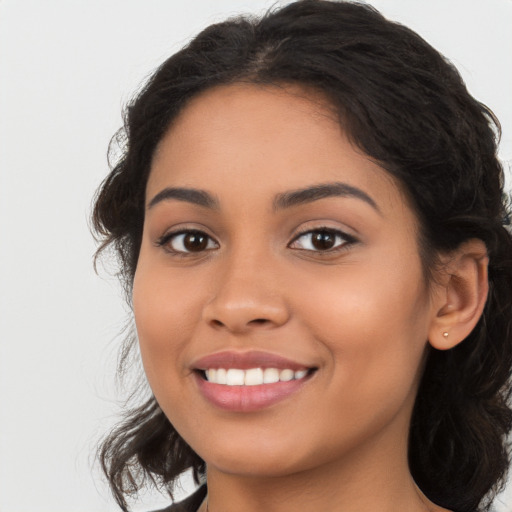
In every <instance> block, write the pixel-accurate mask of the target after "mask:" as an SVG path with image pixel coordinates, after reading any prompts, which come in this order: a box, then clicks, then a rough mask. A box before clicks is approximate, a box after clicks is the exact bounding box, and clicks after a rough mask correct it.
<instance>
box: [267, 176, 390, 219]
mask: <svg viewBox="0 0 512 512" xmlns="http://www.w3.org/2000/svg"><path fill="white" fill-rule="evenodd" d="M327 197H353V198H355V199H360V200H362V201H364V202H365V203H367V204H369V205H370V206H371V207H372V208H373V209H374V210H375V211H376V212H377V213H379V214H381V211H380V208H379V207H378V206H377V203H376V202H375V201H374V200H373V199H372V198H371V197H370V196H369V195H368V194H367V193H366V192H364V191H362V190H361V189H360V188H357V187H354V186H352V185H348V184H347V183H341V182H334V183H320V184H318V185H313V186H311V187H306V188H302V189H298V190H292V191H290V192H284V193H282V194H279V195H277V196H276V198H275V199H274V211H276V210H281V209H284V208H291V207H292V206H298V205H301V204H305V203H312V202H313V201H318V200H319V199H325V198H327Z"/></svg>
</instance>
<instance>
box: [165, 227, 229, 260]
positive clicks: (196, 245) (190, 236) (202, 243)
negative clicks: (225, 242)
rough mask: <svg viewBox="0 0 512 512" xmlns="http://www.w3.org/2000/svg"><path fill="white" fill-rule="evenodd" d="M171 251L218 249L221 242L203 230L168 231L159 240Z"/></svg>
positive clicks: (189, 252)
mask: <svg viewBox="0 0 512 512" xmlns="http://www.w3.org/2000/svg"><path fill="white" fill-rule="evenodd" d="M157 245H158V246H161V247H164V248H165V249H167V250H168V251H169V252H174V253H180V254H191V253H199V252H203V251H208V250H211V249H216V248H218V247H219V244H218V243H217V242H216V241H215V240H213V238H211V237H210V236H209V235H207V234H206V233H204V232H203V231H198V230H186V231H185V230H182V231H177V232H174V233H167V234H165V235H164V236H163V237H162V238H160V239H159V240H158V242H157Z"/></svg>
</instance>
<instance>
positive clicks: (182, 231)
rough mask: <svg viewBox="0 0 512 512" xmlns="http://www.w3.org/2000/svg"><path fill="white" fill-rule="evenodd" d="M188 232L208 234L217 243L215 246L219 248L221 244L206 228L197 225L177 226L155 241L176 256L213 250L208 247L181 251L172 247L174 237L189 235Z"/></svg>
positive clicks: (210, 239)
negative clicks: (170, 243) (170, 244)
mask: <svg viewBox="0 0 512 512" xmlns="http://www.w3.org/2000/svg"><path fill="white" fill-rule="evenodd" d="M187 234H201V235H204V236H206V237H207V238H208V239H209V241H213V243H214V244H215V246H216V247H215V248H218V247H219V246H220V244H219V242H217V240H215V238H213V236H211V235H210V234H208V233H207V232H206V231H205V230H203V229H198V228H196V227H186V226H185V227H183V226H182V227H179V228H176V229H171V230H169V231H167V232H165V233H164V234H163V235H162V236H161V237H159V238H158V239H157V240H156V241H155V245H156V246H157V247H162V248H164V249H165V250H166V251H168V252H169V253H171V254H173V255H176V256H188V255H201V254H204V253H205V252H209V251H211V250H212V248H206V249H204V250H201V251H186V250H185V251H179V250H176V249H174V248H172V247H170V246H169V242H170V241H171V240H172V239H173V238H176V237H178V236H180V235H187Z"/></svg>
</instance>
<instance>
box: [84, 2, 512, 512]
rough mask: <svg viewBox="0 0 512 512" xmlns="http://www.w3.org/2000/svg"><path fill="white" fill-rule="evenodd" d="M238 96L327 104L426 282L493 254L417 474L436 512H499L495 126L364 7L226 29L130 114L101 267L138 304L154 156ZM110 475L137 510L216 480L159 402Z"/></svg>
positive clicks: (445, 355)
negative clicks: (394, 194) (364, 158)
mask: <svg viewBox="0 0 512 512" xmlns="http://www.w3.org/2000/svg"><path fill="white" fill-rule="evenodd" d="M234 82H249V83H253V84H274V85H279V84H290V83H295V84H299V85H303V86H305V87H311V88H313V89H315V90H318V91H321V92H322V93H323V94H324V95H325V96H326V97H327V98H328V99H329V101H330V103H331V105H332V107H333V108H334V109H335V111H337V113H338V115H339V120H340V124H341V125H342V126H343V129H344V130H345V131H346V133H348V135H349V137H350V138H351V140H352V141H353V142H354V143H355V144H356V145H357V146H358V147H359V148H360V149H361V150H362V151H364V153H366V154H367V155H368V156H369V157H371V158H372V159H373V160H374V161H376V162H377V163H378V164H379V165H380V166H381V167H382V168H384V169H385V170H386V171H387V172H389V173H390V174H391V175H393V176H394V177H396V178H397V179H398V180H399V181H400V182H401V183H402V185H403V186H404V188H405V189H406V191H407V193H408V195H409V198H410V201H411V204H412V205H413V208H414V210H415V213H416V215H417V217H418V219H419V221H420V225H421V228H420V231H421V232H420V236H419V239H420V250H421V256H422V261H423V265H424V267H425V269H426V271H427V275H428V272H429V270H432V268H433V266H434V265H435V263H436V255H438V254H440V253H442V252H446V251H451V250H454V249H456V248H457V247H459V246H460V244H462V243H463V242H464V241H466V240H468V239H470V238H478V239H480V240H482V241H483V242H484V243H485V245H486V247H487V251H488V255H489V286H490V291H489V295H488V299H487V303H486V306H485V310H484V313H483V315H482V317H481V319H480V320H479V322H478V324H477V326H476V327H475V329H474V330H473V332H472V333H471V334H470V335H469V336H468V337H467V338H466V339H465V340H464V341H463V342H462V343H460V344H459V345H458V346H456V347H455V348H453V349H451V350H448V351H437V350H435V349H430V352H429V353H428V358H427V362H426V366H425V370H424V374H423V377H422V381H421V384H420V387H419V391H418V395H417V399H416V403H415V407H414V411H413V416H412V422H411V427H410V439H409V464H410V469H411V473H412V475H413V477H414V479H415V481H416V483H417V484H418V486H419V487H420V488H421V490H422V491H423V492H424V494H425V495H426V496H427V497H428V498H429V499H430V500H432V501H433V502H435V503H437V504H439V505H441V506H443V507H446V508H448V509H456V510H459V511H461V512H474V511H475V510H477V509H478V510H488V508H489V506H490V502H491V500H492V497H493V496H494V495H495V493H496V492H497V491H498V490H499V489H500V488H501V487H502V486H503V483H504V478H505V474H506V470H507V467H508V463H509V454H508V445H507V440H506V439H507V434H508V433H509V431H510V430H511V428H512V412H511V409H510V408H509V405H508V399H509V395H510V373H511V366H512V237H511V234H510V232H509V231H508V230H507V228H506V227H505V226H504V219H505V218H506V217H507V212H506V209H507V205H506V202H505V200H504V195H503V182H504V179H503V170H502V168H501V166H500V163H499V161H498V160H497V157H496V144H497V140H498V139H499V133H500V128H499V124H498V122H497V120H496V118H495V117H494V115H493V113H492V112H491V111H490V110H489V109H488V108H487V107H485V106H484V105H482V104H481V103H479V102H478V101H476V100H475V99H474V98H473V97H472V96H471V95H470V94H469V93H468V91H467V90H466V87H465V85H464V83H463V81H462V79H461V77H460V75H459V73H458V72H457V71H456V69H455V68H454V67H453V66H452V65H451V64H450V63H449V62H448V61H447V60H445V59H444V58H443V56H442V55H440V54H439V53H438V52H437V51H436V50H434V49H433V48H432V47H431V46H430V45H429V44H428V43H426V42H425V41H424V40H423V39H422V38H421V37H419V36H418V35H417V34H416V33H414V32H413V31H411V30H410V29H408V28H406V27H404V26H402V25H400V24H398V23H393V22H390V21H388V20H386V19H385V18H384V17H383V16H382V15H381V14H380V13H379V12H378V11H376V10H375V9H373V8H372V7H370V6H368V5H365V4H359V3H355V2H349V1H337V2H335V1H322V0H299V1H297V2H294V3H292V4H290V5H288V6H285V7H283V8H279V9H275V10H272V11H270V12H268V13H267V14H266V15H264V16H263V17H262V18H253V17H237V18H234V19H230V20H228V21H226V22H224V23H219V24H215V25H212V26H210V27H208V28H207V29H205V30H204V31H202V32H201V33H200V34H199V35H198V36H197V37H196V38H195V39H193V40H192V41H191V42H190V43H189V44H188V45H187V46H186V47H185V48H183V49H182V50H181V51H179V52H178V53H176V54H175V55H173V56H172V57H170V58H169V59H168V60H167V61H165V62H164V63H163V64H162V66H160V68H159V69H158V70H157V71H156V72H155V73H154V75H153V76H152V77H151V78H150V79H149V81H148V82H147V83H146V85H145V86H144V88H143V89H142V90H141V92H140V93H139V94H138V96H137V97H136V98H135V99H134V100H133V101H132V102H131V103H130V104H129V106H128V108H127V111H126V117H125V127H124V131H123V132H122V133H123V134H124V137H125V139H124V146H123V152H122V155H121V157H120V158H119V159H118V161H117V163H116V165H115V166H113V168H112V171H111V173H110V174H109V176H108V177H107V178H106V179H105V181H104V182H103V184H102V185H101V187H100V189H99V191H98V194H97V197H96V199H95V206H94V212H93V226H94V229H95V230H96V233H97V234H98V236H99V237H100V239H101V240H102V244H101V246H100V248H99V249H98V253H99V252H101V251H102V250H103V249H105V248H106V247H109V246H110V247H113V248H114V249H115V250H116V253H117V256H118V258H119V263H120V276H121V280H122V282H123V284H124V286H125V290H126V293H127V296H128V300H130V299H129V297H130V295H131V286H132V282H133V277H134V272H135V269H136V266H137V259H138V255H139V247H140V244H141V237H142V227H143V222H144V196H145V187H146V182H147V179H148V174H149V172H150V167H151V159H152V156H153V153H154V151H155V147H156V146H157V144H158V142H159V141H160V140H161V139H162V137H163V135H164V134H165V133H166V131H167V130H168V129H169V126H170V125H171V123H172V122H173V120H174V119H175V118H176V116H177V115H178V113H179V112H180V111H181V110H182V109H183V108H184V107H186V105H187V102H188V101H189V100H190V99H191V98H192V97H194V96H197V95H198V94H200V93H201V92H202V91H205V90H206V89H208V88H211V87H213V86H216V85H221V84H230V83H234ZM100 460H101V462H102V465H103V469H104V471H105V473H106V475H107V478H108V480H109V482H110V485H111V488H112V490H113V493H114V496H115V497H116V500H117V501H118V503H119V505H120V506H121V508H122V509H123V510H125V511H126V510H127V504H126V497H127V496H128V495H130V494H136V492H137V491H138V490H139V489H140V487H141V486H142V485H144V482H145V480H146V479H147V478H149V479H150V480H152V481H153V482H155V483H159V484H160V485H163V487H164V488H166V489H167V490H168V491H169V493H171V492H172V485H173V483H174V482H175V481H176V479H177V478H178V476H179V475H180V474H181V473H182V472H183V471H185V470H187V469H190V468H191V469H192V470H193V472H194V475H195V476H196V478H199V477H200V476H201V475H204V471H205V465H204V462H203V461H202V460H201V459H200V458H199V456H198V455H197V454H195V453H194V451H193V450H192V449H191V448H190V447H189V446H188V445H187V444H186V443H185V442H184V441H183V440H182V439H181V437H180V436H179V434H178V433H177V432H176V430H175V429H174V428H173V426H172V425H171V424H170V422H169V421H168V420H167V418H166V417H165V415H164V413H163V412H162V411H161V409H160V407H159V406H158V404H157V402H156V400H155V399H154V398H153V397H150V399H149V400H148V401H147V402H146V403H144V404H143V405H141V406H139V407H135V408H133V409H130V410H128V411H127V413H126V415H125V418H124V420H123V422H122V423H121V424H120V425H119V426H118V427H117V428H116V429H115V430H113V431H112V432H111V433H110V434H109V436H108V437H107V438H106V439H105V440H104V442H103V444H102V446H101V448H100ZM479 507H480V508H479Z"/></svg>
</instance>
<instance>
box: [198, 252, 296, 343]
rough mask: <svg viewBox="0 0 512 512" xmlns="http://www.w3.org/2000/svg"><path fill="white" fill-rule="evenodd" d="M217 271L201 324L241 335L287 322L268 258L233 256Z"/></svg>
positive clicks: (275, 276)
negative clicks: (205, 323)
mask: <svg viewBox="0 0 512 512" xmlns="http://www.w3.org/2000/svg"><path fill="white" fill-rule="evenodd" d="M218 270H219V272H217V273H216V275H215V282H214V283H213V293H212V298H211V300H210V301H209V302H208V303H207V304H206V305H205V307H204V308H203V320H204V321H205V322H207V323H208V324H209V325H210V326H211V327H213V328H215V329H225V330H227V331H229V332H231V333H239V334H243V333H247V332H250V331H252V330H254V329H269V328H273V327H279V326H281V325H284V324H285V323H286V322H287V321H288V319H289V316H290V315H289V308H288V306H287V303H286V300H285V297H284V293H283V292H284V290H283V289H282V283H280V282H279V279H278V273H277V271H276V269H275V268H273V266H272V264H270V259H269V258H266V259H265V258H263V259H262V258H257V257H255V255H250V254H247V253H246V254H245V255H240V256H239V257H236V256H235V255H233V257H231V258H229V259H226V261H224V262H222V268H220V269H218Z"/></svg>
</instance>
